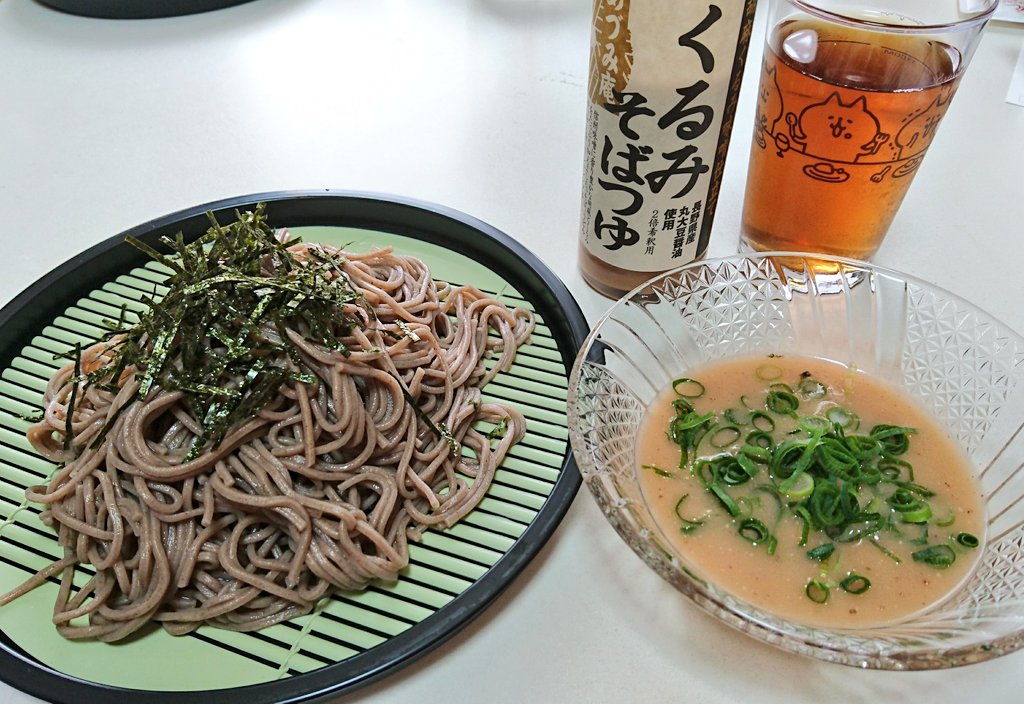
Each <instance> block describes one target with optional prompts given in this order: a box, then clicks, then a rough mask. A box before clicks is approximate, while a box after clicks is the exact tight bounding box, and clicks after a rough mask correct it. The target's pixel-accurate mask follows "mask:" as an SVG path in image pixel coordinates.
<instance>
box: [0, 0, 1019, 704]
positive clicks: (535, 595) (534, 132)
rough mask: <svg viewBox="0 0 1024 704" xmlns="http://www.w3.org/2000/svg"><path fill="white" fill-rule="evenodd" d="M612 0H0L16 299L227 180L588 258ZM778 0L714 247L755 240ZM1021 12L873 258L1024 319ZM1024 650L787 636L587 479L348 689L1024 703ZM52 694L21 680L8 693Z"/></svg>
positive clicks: (561, 256) (548, 255)
mask: <svg viewBox="0 0 1024 704" xmlns="http://www.w3.org/2000/svg"><path fill="white" fill-rule="evenodd" d="M589 14H590V0H255V1H254V2H250V3H248V4H244V5H240V6H237V7H234V8H230V9H226V10H221V11H217V12H212V13H206V14H201V15H193V16H188V17H180V18H171V19H161V20H142V21H111V20H96V19H86V18H79V17H73V16H69V15H64V14H60V13H58V12H54V11H52V10H49V9H47V8H46V7H44V6H42V5H40V4H37V3H36V2H33V1H32V0H0V218H2V219H0V228H2V233H3V239H4V243H5V250H4V252H3V255H2V256H0V303H5V302H7V301H8V300H10V299H11V298H12V297H13V296H14V295H15V294H17V293H18V292H19V291H21V290H22V289H23V288H25V287H26V286H28V285H29V284H31V283H32V282H33V281H34V280H36V279H37V278H38V277H39V276H41V275H43V274H44V273H46V272H47V271H49V270H50V269H51V268H53V267H54V266H55V265H57V264H59V263H60V262H62V261H64V260H65V259H66V258H68V257H69V256H71V255H72V254H74V253H77V252H79V251H81V250H83V249H85V248H86V247H88V246H90V245H92V244H94V243H96V242H99V241H101V240H103V239H105V238H107V237H109V236H111V235H113V234H116V233H118V232H121V231H123V230H125V229H127V228H129V227H131V226H134V225H136V224H139V223H142V222H145V221H147V220H149V219H151V218H154V217H157V216H160V215H163V214H166V213H169V212H173V211H176V210H178V209H181V208H184V207H188V206H192V205H197V204H200V203H205V202H208V201H212V200H216V199H219V198H224V197H229V196H236V195H243V194H248V193H257V192H262V191H274V190H287V189H308V188H337V189H353V190H363V191H375V192H382V193H391V194H397V195H402V196H406V197H411V198H416V199H421V200H425V201H430V202H435V203H440V204H444V205H447V206H450V207H452V208H456V209H458V210H461V211H463V212H465V213H468V214H470V215H473V216H475V217H477V218H480V219H482V220H484V221H486V222H489V223H490V224H492V225H494V226H495V227H497V228H499V229H501V230H503V231H505V232H507V233H508V234H509V235H511V236H512V237H515V238H516V239H518V240H520V241H521V242H522V243H524V244H525V245H527V246H528V247H530V248H531V249H532V250H533V251H534V252H535V253H536V254H537V255H538V256H539V257H540V258H541V259H542V260H544V261H545V262H546V263H547V265H548V266H549V267H550V268H551V269H552V270H553V271H554V272H555V273H556V274H558V275H559V276H560V277H561V278H562V279H563V280H564V281H565V282H566V284H567V285H568V287H569V289H570V290H571V291H572V292H573V293H574V295H575V296H576V297H577V299H578V301H579V302H580V304H581V306H582V307H583V309H584V311H585V313H586V315H587V317H588V319H589V320H590V321H591V322H594V321H596V320H597V319H598V318H599V317H600V315H601V314H602V312H603V311H604V309H605V308H606V307H607V306H608V305H609V301H608V300H607V299H605V298H602V297H601V296H599V295H597V294H596V293H594V292H593V291H591V290H590V289H588V287H587V286H586V285H585V284H584V283H583V281H582V279H581V278H580V276H579V274H578V273H577V271H576V254H575V252H576V232H577V225H578V220H579V199H580V180H581V169H582V166H581V165H582V152H583V115H584V100H585V93H584V84H585V76H586V69H587V64H586V61H587V43H588V40H589ZM762 19H763V12H762V13H759V21H758V23H757V28H756V31H755V37H754V40H753V42H752V57H753V58H752V60H751V61H750V62H749V63H748V69H749V70H748V72H747V78H746V80H745V82H744V86H743V94H742V97H741V100H740V104H739V109H738V118H737V126H736V130H735V138H734V142H733V149H732V151H731V157H730V160H729V162H728V166H727V168H726V172H725V179H724V186H723V191H722V195H721V201H720V205H719V214H718V218H717V220H716V223H715V228H714V233H713V237H712V244H711V249H710V254H711V255H715V256H717V255H725V254H730V253H732V252H733V251H735V248H736V238H737V231H738V225H739V214H740V207H741V203H742V192H743V184H744V178H745V171H746V156H747V150H748V148H749V144H750V133H751V123H752V115H753V96H754V88H755V87H756V86H755V83H756V73H754V69H756V67H757V65H758V57H759V56H760V51H761V37H762V36H763V26H762V24H763V22H762ZM1022 45H1024V26H1021V25H1011V24H992V25H990V27H989V29H988V31H987V34H986V36H985V38H984V39H983V41H982V44H981V47H980V49H979V51H978V53H977V55H976V56H975V60H974V64H973V65H972V66H971V68H970V70H969V71H968V74H967V76H966V78H965V79H964V81H963V84H962V87H961V88H960V91H959V94H958V95H957V97H956V99H955V100H954V102H953V105H952V108H951V109H950V111H949V113H948V115H947V116H946V118H945V121H944V122H943V125H942V127H941V129H940V130H939V134H938V138H937V139H936V141H935V143H934V145H933V146H932V149H931V153H930V154H929V156H928V158H927V160H926V162H925V165H924V167H923V168H922V170H921V172H920V174H919V175H918V176H917V179H916V183H915V184H914V186H913V188H912V189H911V192H910V194H909V196H908V198H907V200H906V202H905V204H904V207H903V209H902V211H901V212H900V214H899V216H898V217H897V218H896V221H895V224H894V225H893V227H892V230H891V231H890V234H889V237H888V239H887V241H886V243H885V245H884V246H883V248H882V250H881V251H880V253H879V254H878V256H877V258H876V261H877V262H879V263H881V264H885V265H890V266H894V267H896V268H899V269H902V270H905V271H907V272H909V273H911V274H915V275H918V276H921V277H924V278H927V279H929V280H932V281H935V282H939V283H940V284H942V285H944V286H945V287H947V288H949V289H951V290H953V291H955V292H957V293H959V294H961V295H963V296H965V297H967V298H969V299H971V300H974V301H976V302H979V303H980V304H982V305H983V306H984V307H986V308H987V309H988V310H989V311H990V312H991V313H993V314H994V315H995V316H996V317H998V318H1000V319H1001V320H1003V321H1004V322H1006V323H1008V324H1010V325H1011V326H1013V327H1014V328H1015V329H1017V330H1024V308H1022V306H1021V301H1022V300H1024V282H1022V279H1021V278H1020V275H1019V273H1017V272H1018V271H1019V258H1020V255H1021V251H1022V242H1021V236H1022V235H1024V108H1021V107H1016V106H1012V105H1009V104H1007V103H1005V102H1004V97H1005V94H1006V89H1007V86H1008V85H1009V81H1010V75H1011V72H1012V69H1013V66H1014V64H1015V61H1016V58H1017V56H1018V53H1019V52H1020V50H1021V47H1022ZM1022 687H1024V653H1017V654H1014V655H1010V656H1007V657H1004V658H1001V659H998V660H995V661H991V662H987V663H983V664H979V665H974V666H970V667H966V668H959V669H955V670H949V671H939V672H930V673H892V672H867V671H859V670H856V669H853V668H847V667H842V666H837V665H828V664H824V663H821V662H818V661H816V660H811V659H804V658H802V657H798V656H794V655H791V654H787V653H784V652H781V651H777V650H774V649H773V648H771V647H769V646H767V645H763V644H761V643H759V642H757V641H755V640H753V639H751V638H749V637H747V636H744V635H741V634H739V633H737V632H734V631H732V630H731V629H729V628H727V627H725V626H723V625H720V624H719V623H717V622H716V621H714V620H713V619H712V618H711V617H709V616H707V615H706V614H704V612H702V611H701V610H699V609H698V608H696V607H695V606H693V605H692V604H690V603H689V602H687V601H686V600H684V599H683V598H682V597H681V596H679V595H678V594H677V593H676V592H674V591H673V590H672V588H671V587H669V585H668V584H666V583H664V582H662V581H661V580H660V578H658V577H657V576H656V575H655V574H654V573H653V572H651V571H649V570H647V568H646V567H644V565H643V564H642V563H641V561H640V560H639V558H637V557H636V556H635V555H634V554H633V553H632V552H631V551H630V550H629V548H628V547H627V546H626V545H625V544H624V543H623V542H622V541H621V540H620V539H619V538H618V537H617V535H616V534H615V533H614V531H613V530H612V529H611V528H610V527H609V525H608V524H607V523H606V522H605V520H604V518H603V517H602V516H601V514H600V513H599V511H598V509H597V507H596V505H595V503H594V502H593V500H592V499H591V497H590V496H589V493H588V492H587V491H586V490H585V489H584V490H582V491H581V492H580V494H579V495H578V496H577V498H576V500H575V502H574V503H573V506H572V508H571V509H570V511H569V513H568V515H567V516H566V518H565V520H564V522H563V523H562V524H561V526H560V527H559V529H558V530H557V531H556V533H555V534H554V536H553V537H552V539H551V540H550V541H549V543H548V544H547V545H546V547H545V548H544V549H543V551H542V552H541V553H540V555H539V556H538V558H537V559H536V560H535V561H534V562H533V563H531V565H530V566H529V567H528V569H527V570H526V571H525V572H524V573H523V574H522V575H521V576H520V577H519V578H518V579H517V580H516V581H515V582H514V584H513V585H512V586H511V587H510V588H509V589H508V590H507V591H506V592H505V593H504V594H502V595H501V596H500V597H499V598H498V599H497V601H496V602H495V603H494V604H493V605H492V606H491V607H490V608H489V609H488V610H487V611H486V612H485V613H484V614H483V615H482V616H480V617H479V618H478V619H476V620H475V621H474V622H473V623H472V624H470V625H469V626H468V627H467V628H466V629H464V630H463V631H462V632H460V633H459V634H458V635H456V636H455V637H453V638H452V639H450V640H449V641H447V642H445V643H444V644H443V645H442V646H440V647H439V648H438V649H437V650H436V651H435V652H432V653H431V654H429V655H427V656H426V657H424V658H422V659H421V660H419V661H417V662H416V663H414V664H412V665H411V666H408V667H405V668H403V669H401V670H399V671H396V672H394V673H393V674H391V675H390V676H388V677H387V678H385V679H384V680H382V681H381V682H379V683H376V684H373V685H371V686H368V687H366V688H363V689H361V690H358V692H357V693H355V694H353V695H350V696H348V697H344V698H342V700H340V701H345V702H347V701H355V700H358V701H360V702H363V701H365V702H374V703H376V702H398V701H401V702H405V701H414V700H415V701H423V702H433V701H442V700H443V701H445V702H450V703H452V704H455V703H457V702H489V703H491V704H495V703H498V702H520V701H538V702H633V701H645V702H668V701H672V702H787V703H788V704H792V703H793V702H819V701H825V700H828V699H835V700H837V701H842V702H871V703H873V704H875V703H877V702H882V701H911V700H915V701H927V702H929V703H930V704H939V703H942V702H959V701H978V702H1010V701H1018V702H1019V701H1022V699H1024V693H1022ZM35 701H36V700H35V699H34V698H32V697H29V696H27V695H25V694H23V693H21V692H18V691H16V690H14V689H12V688H10V687H9V686H7V685H5V684H2V683H0V702H5V703H10V704H25V703H28V702H35Z"/></svg>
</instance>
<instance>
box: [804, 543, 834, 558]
mask: <svg viewBox="0 0 1024 704" xmlns="http://www.w3.org/2000/svg"><path fill="white" fill-rule="evenodd" d="M835 551H836V546H835V543H822V544H821V545H819V546H818V547H816V548H812V549H810V550H808V551H807V557H809V558H811V559H812V560H817V561H818V562H824V561H825V560H827V559H828V558H830V557H832V553H834V552H835Z"/></svg>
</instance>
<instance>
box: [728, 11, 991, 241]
mask: <svg viewBox="0 0 1024 704" xmlns="http://www.w3.org/2000/svg"><path fill="white" fill-rule="evenodd" d="M998 4H999V0H879V1H877V2H871V1H865V0H771V3H770V6H769V17H768V34H767V40H766V46H765V51H764V58H763V61H762V64H761V80H760V87H759V89H758V94H757V110H756V117H755V121H754V138H753V144H752V146H751V152H750V170H749V174H748V177H747V189H746V198H745V201H744V206H743V225H742V234H741V242H740V248H741V250H746V251H750V250H753V251H769V250H785V251H802V252H817V253H823V254H831V255H838V256H844V257H851V258H854V259H869V258H870V257H871V256H872V255H874V253H875V252H876V251H877V249H878V247H879V246H880V245H881V244H882V239H883V238H884V237H885V234H886V231H887V230H888V229H889V225H890V224H891V223H892V220H893V217H894V216H895V215H896V211H897V210H898V209H899V206H900V203H901V202H902V201H903V197H904V195H905V194H906V192H907V189H908V188H909V186H910V182H911V181H912V180H913V178H914V174H915V173H916V172H917V169H918V168H919V167H920V165H921V162H922V160H923V159H924V155H925V152H926V151H927V150H928V146H929V145H930V144H931V142H932V139H933V138H934V137H935V132H936V129H937V128H938V126H939V122H940V120H941V119H942V117H943V115H944V114H945V113H946V109H947V108H948V107H949V103H950V100H952V98H953V94H954V93H955V92H956V88H957V85H958V84H959V82H960V79H961V78H962V76H963V74H964V71H965V70H966V68H967V65H968V63H969V62H970V59H971V55H972V54H973V53H974V50H975V47H976V46H977V44H978V40H979V38H980V36H981V33H982V30H983V28H984V27H985V25H986V23H987V22H988V20H989V18H990V17H991V16H992V13H993V12H994V11H995V9H996V7H997V6H998Z"/></svg>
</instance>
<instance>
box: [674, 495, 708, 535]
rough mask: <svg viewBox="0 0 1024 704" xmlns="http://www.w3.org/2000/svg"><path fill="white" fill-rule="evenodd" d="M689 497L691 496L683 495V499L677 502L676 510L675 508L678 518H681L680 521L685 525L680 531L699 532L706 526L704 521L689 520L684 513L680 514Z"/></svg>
mask: <svg viewBox="0 0 1024 704" xmlns="http://www.w3.org/2000/svg"><path fill="white" fill-rule="evenodd" d="M689 496H690V495H689V494H683V496H682V498H680V499H679V501H677V502H676V508H675V514H676V516H677V517H678V518H679V520H680V521H682V522H683V525H682V527H681V528H680V530H682V532H683V533H692V532H693V531H695V530H697V529H698V528H700V527H701V526H702V525H704V521H703V520H701V519H699V518H687V517H686V516H684V515H683V514H682V513H680V512H679V509H680V508H682V506H683V502H684V501H686V499H687V498H688V497H689Z"/></svg>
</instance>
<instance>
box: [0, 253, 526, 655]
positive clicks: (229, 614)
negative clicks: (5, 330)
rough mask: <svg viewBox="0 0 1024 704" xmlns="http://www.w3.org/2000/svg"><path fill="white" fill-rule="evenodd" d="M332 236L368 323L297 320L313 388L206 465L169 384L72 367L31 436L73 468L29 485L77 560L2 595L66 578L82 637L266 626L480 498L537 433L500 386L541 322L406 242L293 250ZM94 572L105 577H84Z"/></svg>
mask: <svg viewBox="0 0 1024 704" xmlns="http://www.w3.org/2000/svg"><path fill="white" fill-rule="evenodd" d="M314 247H317V248H323V250H325V251H336V252H337V253H338V254H339V255H341V257H342V258H343V259H342V261H343V262H344V264H343V271H344V274H345V275H346V276H347V277H348V279H349V281H350V282H351V286H352V288H354V289H355V290H356V291H357V292H358V293H360V294H361V296H362V299H361V301H358V302H354V303H349V304H345V306H344V307H345V312H346V313H347V314H349V315H351V316H355V317H356V318H358V319H359V320H361V321H362V323H363V324H362V325H356V326H353V327H352V328H351V329H347V328H346V329H339V331H338V334H339V335H341V336H342V337H341V341H342V342H343V343H344V345H345V347H346V348H347V349H346V351H345V352H340V351H336V350H332V349H328V348H326V347H324V346H323V345H319V344H316V343H313V342H310V341H309V339H307V336H305V335H304V334H303V331H301V330H295V329H289V330H287V336H288V338H289V341H290V342H291V343H292V345H293V348H294V350H297V351H298V358H299V361H300V364H299V370H300V371H302V372H303V373H305V374H310V375H312V377H313V379H314V380H313V382H312V383H308V382H299V381H291V382H288V383H285V384H282V385H281V387H280V388H279V390H278V393H277V395H276V397H274V398H273V399H272V400H271V401H270V402H269V403H267V404H266V405H265V406H263V407H262V408H261V409H260V410H259V411H258V412H256V413H255V415H253V416H252V417H250V418H248V419H247V420H244V422H240V423H236V424H234V425H233V426H232V427H231V428H230V429H228V430H227V432H226V434H225V435H224V437H223V439H222V440H221V441H220V443H219V444H218V445H216V446H215V447H211V446H207V447H206V448H205V449H204V450H203V451H202V452H201V453H198V454H197V455H196V456H194V457H192V456H189V454H188V450H189V448H190V447H191V446H192V444H193V442H195V441H196V440H197V438H199V437H200V436H201V435H202V427H201V421H200V419H199V418H197V417H196V414H195V412H194V409H191V408H190V407H189V405H188V404H187V403H185V402H184V400H183V393H182V392H181V391H178V390H168V389H165V388H161V387H160V385H159V384H157V385H154V386H152V388H150V389H149V391H148V393H147V394H145V397H144V398H142V399H136V398H135V397H136V396H137V395H138V393H137V392H138V390H139V388H140V383H141V381H140V378H139V377H140V373H139V370H138V369H131V368H130V369H126V370H125V371H124V373H123V374H122V375H121V378H120V379H119V380H110V381H111V382H115V383H116V385H114V386H112V385H108V387H107V388H106V389H104V388H101V386H102V385H91V386H88V385H85V384H83V382H82V376H81V374H79V376H77V377H76V376H75V375H76V364H75V363H69V364H68V365H67V366H65V367H64V368H62V369H61V370H60V371H59V372H57V373H56V374H55V375H54V376H53V378H52V379H51V380H50V381H49V383H48V385H47V387H46V392H45V397H44V417H43V419H42V421H41V422H38V423H36V424H34V425H32V426H31V428H30V429H29V431H28V439H29V441H30V442H31V444H32V446H33V447H34V448H36V450H37V451H39V452H40V454H42V455H43V456H45V457H46V458H48V459H50V460H52V461H54V462H56V463H60V464H59V465H58V469H57V471H56V472H55V473H54V475H53V476H52V478H51V479H50V480H49V482H48V483H47V484H46V485H45V486H36V487H31V488H30V489H29V490H28V492H27V494H28V498H29V499H30V500H31V501H33V502H38V503H40V504H43V505H44V506H45V509H44V511H43V513H42V519H43V521H44V522H45V523H46V524H48V525H50V526H53V527H54V528H56V530H57V534H58V539H59V543H60V545H61V546H63V548H64V557H63V559H60V560H58V561H56V562H54V563H53V564H52V565H51V566H50V567H49V568H47V569H46V570H43V571H42V572H40V573H39V574H38V575H36V576H35V577H34V578H33V579H31V580H29V581H28V582H26V583H25V584H24V585H22V587H20V588H19V589H17V590H15V591H13V592H11V593H9V594H7V595H6V596H4V597H2V598H0V603H5V602H7V601H10V600H11V599H13V598H16V597H17V596H19V595H20V594H22V593H24V592H25V591H27V590H29V589H31V588H33V587H34V586H37V585H38V584H40V583H42V582H43V581H44V580H46V579H47V578H49V577H52V576H54V575H56V574H58V573H60V574H61V581H60V588H59V594H58V596H57V603H56V605H55V608H54V614H53V622H54V624H55V625H56V627H57V628H58V630H59V632H60V633H61V634H62V635H63V636H65V637H67V638H96V639H100V640H104V641H116V640H119V639H122V638H125V637H126V636H128V635H130V634H132V633H134V632H135V631H137V630H138V629H140V628H142V627H143V626H144V625H145V624H147V623H149V622H151V621H156V622H159V623H160V624H162V625H163V627H164V628H165V629H167V630H168V631H169V632H171V633H173V634H184V633H187V632H189V631H192V630H194V629H195V628H197V627H199V626H200V625H203V624H210V625H213V626H216V627H220V628H226V629H233V630H243V631H248V630H255V629H259V628H263V627H266V626H268V625H271V624H274V623H277V622H280V621H283V620H286V619H289V618H292V617H294V616H298V615H301V614H305V613H308V612H310V611H311V610H312V609H313V608H314V606H315V605H316V604H317V602H318V600H320V599H322V598H323V597H325V596H328V595H330V594H332V593H333V592H335V591H336V590H350V589H361V588H364V587H366V586H367V585H368V584H369V583H371V582H372V581H374V580H394V579H396V578H397V575H398V573H399V572H400V571H401V570H402V569H403V568H404V567H405V566H406V565H407V564H408V560H409V549H408V543H407V541H408V540H409V539H416V538H418V536H419V535H420V534H421V532H422V531H423V530H425V529H426V528H428V527H430V526H439V527H446V526H451V525H452V524H454V523H455V522H456V521H458V520H459V519H461V518H462V517H464V516H465V515H466V514H467V513H469V512H470V511H471V510H472V509H473V508H474V507H475V506H476V505H477V504H478V503H479V502H480V500H481V499H482V498H483V496H484V494H485V492H486V491H487V489H488V487H489V485H490V484H491V480H492V478H493V476H494V473H495V469H496V467H497V466H498V465H499V464H500V463H501V461H502V459H503V458H504V457H505V455H506V453H507V452H508V451H509V448H510V447H511V446H512V445H513V444H514V443H516V442H517V441H518V440H519V439H520V438H522V436H523V433H524V432H525V420H524V418H523V416H522V414H521V413H520V412H519V411H518V410H516V409H515V408H512V407H508V406H504V405H499V404H496V403H491V402H485V401H483V400H482V398H481V388H482V387H483V386H484V385H485V384H487V383H488V382H489V381H490V380H491V379H493V378H494V376H495V375H496V374H497V373H498V372H499V371H501V370H507V369H508V368H509V366H510V365H511V364H512V361H513V358H514V356H515V354H516V349H517V348H518V347H519V346H520V345H522V344H523V343H524V342H525V341H526V339H527V338H528V336H529V335H530V333H531V331H532V329H533V318H532V315H531V314H530V313H529V312H528V311H525V310H521V309H510V308H508V307H506V306H505V305H504V304H502V303H501V302H500V301H498V300H496V299H494V298H492V297H491V296H488V295H486V294H484V293H482V292H481V291H479V290H477V289H476V288H474V287H472V286H453V285H449V284H445V283H438V282H435V281H434V280H433V279H432V278H431V275H430V272H429V271H428V269H427V267H426V265H425V264H424V263H423V262H421V261H419V260H417V259H415V258H412V257H408V256H400V255H398V254H395V253H394V252H392V251H391V250H390V249H379V250H375V251H372V252H370V253H368V254H357V253H352V252H344V251H340V250H330V248H327V247H326V246H323V245H315V246H314V245H296V246H294V247H291V248H290V251H292V252H294V253H295V254H296V255H297V256H298V257H299V258H300V259H301V258H305V257H310V256H312V255H314V254H315V253H313V252H311V251H310V250H311V249H312V248H314ZM265 332H266V334H267V335H273V334H275V330H273V329H270V328H268V329H267V330H266V331H265ZM209 344H211V345H213V344H215V341H213V340H211V341H209ZM110 350H111V343H110V342H101V343H97V344H95V345H93V346H91V347H89V348H87V349H84V350H82V353H81V360H80V362H79V364H80V369H81V371H82V372H83V373H84V372H88V371H94V370H96V369H105V368H107V367H112V357H111V352H110ZM76 386H77V387H78V388H77V392H76V396H73V395H72V389H73V388H74V387H76ZM72 399H74V403H73V408H69V405H70V402H71V401H72ZM413 403H414V404H415V407H414V405H413ZM122 407H123V408H122ZM68 413H71V414H72V418H71V421H72V422H71V424H70V426H71V428H72V430H73V434H72V441H71V443H70V445H69V446H68V447H65V443H64V439H65V434H66V430H67V427H68V424H67V414H68ZM111 420H112V422H110V421H111ZM481 422H482V423H481ZM108 423H110V425H109V427H107V425H108ZM491 424H493V426H496V427H494V430H499V431H503V432H494V431H491V432H488V431H487V430H486V428H488V427H491ZM478 428H483V429H478ZM439 429H440V430H439ZM78 565H91V566H92V568H93V569H94V571H95V574H94V576H91V577H90V578H89V579H88V581H87V582H85V584H84V585H82V586H80V587H76V586H75V585H74V584H73V577H74V574H75V571H76V570H75V567H76V566H78ZM86 574H88V570H86Z"/></svg>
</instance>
